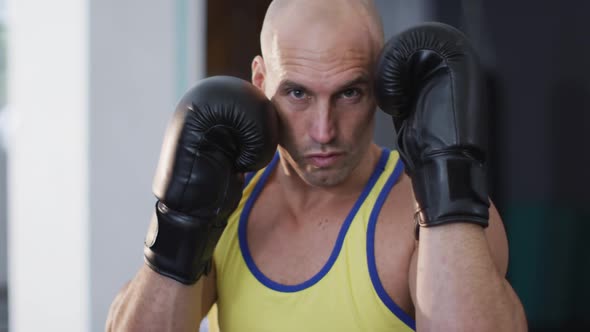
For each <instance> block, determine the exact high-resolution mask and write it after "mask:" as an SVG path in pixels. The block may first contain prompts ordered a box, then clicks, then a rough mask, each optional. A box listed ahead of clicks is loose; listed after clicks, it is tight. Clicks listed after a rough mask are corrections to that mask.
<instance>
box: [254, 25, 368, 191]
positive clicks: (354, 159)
mask: <svg viewBox="0 0 590 332" xmlns="http://www.w3.org/2000/svg"><path fill="white" fill-rule="evenodd" d="M327 35H328V36H321V35H319V36H315V37H310V36H309V35H308V38H307V39H305V38H303V40H301V39H302V38H298V36H297V35H295V36H294V37H293V38H290V39H287V40H284V41H280V42H279V41H276V43H275V45H273V47H274V49H275V53H276V54H277V55H276V56H273V57H271V58H270V59H265V60H264V67H265V68H264V71H265V74H264V75H263V76H264V82H263V83H262V84H261V85H262V87H263V88H264V90H265V92H266V94H267V96H269V97H270V98H271V99H272V101H273V102H274V104H275V106H276V108H277V111H278V114H279V118H280V120H281V133H280V134H281V137H280V141H279V142H280V147H279V148H280V151H281V154H282V156H283V157H284V158H285V160H286V161H287V162H288V164H289V166H290V168H292V169H293V170H294V171H295V172H296V173H297V174H298V175H299V176H300V177H301V178H302V179H304V180H305V181H306V182H307V183H309V184H311V185H314V186H323V187H326V186H333V185H337V184H339V183H342V182H343V181H344V180H345V179H347V178H348V177H349V176H350V174H351V173H352V172H353V171H354V170H355V168H356V167H357V166H358V165H359V163H360V162H361V159H362V158H363V157H364V155H365V153H366V152H367V150H368V148H369V146H370V144H371V141H372V137H373V126H374V112H375V107H376V106H375V102H374V98H373V91H372V84H371V82H372V60H373V56H372V54H373V53H372V52H371V49H370V44H369V43H368V42H367V41H366V40H365V41H363V40H359V39H358V38H350V37H351V36H346V38H342V36H339V35H338V34H333V33H328V34H327ZM310 39H311V40H310ZM261 61H262V60H261Z"/></svg>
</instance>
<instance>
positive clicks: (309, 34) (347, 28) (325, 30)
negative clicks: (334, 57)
mask: <svg viewBox="0 0 590 332" xmlns="http://www.w3.org/2000/svg"><path fill="white" fill-rule="evenodd" d="M351 36H356V37H360V39H361V40H364V41H365V42H368V43H369V45H368V46H369V47H370V48H371V49H372V52H373V53H375V54H376V53H378V52H379V50H380V49H381V47H382V46H383V28H382V25H381V19H380V17H379V14H378V13H377V11H376V10H375V6H374V4H373V1H372V0H274V1H273V2H272V3H271V4H270V6H269V8H268V10H267V13H266V16H265V19H264V23H263V27H262V32H261V34H260V46H261V50H262V55H263V57H264V58H265V59H267V61H268V60H269V59H270V58H274V57H277V56H279V55H280V54H277V53H280V49H281V46H282V45H281V44H287V45H289V44H299V45H301V40H298V38H299V39H305V42H306V43H307V44H308V45H309V46H311V47H319V48H326V47H330V44H331V43H330V42H331V41H335V42H339V41H341V40H340V39H346V38H349V37H351ZM283 42H284V43H283ZM289 42H291V43H289ZM351 42H354V41H352V40H351Z"/></svg>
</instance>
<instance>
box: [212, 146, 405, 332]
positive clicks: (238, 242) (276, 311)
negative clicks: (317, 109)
mask: <svg viewBox="0 0 590 332" xmlns="http://www.w3.org/2000/svg"><path fill="white" fill-rule="evenodd" d="M277 160H278V154H277V156H275V158H274V159H273V160H272V161H271V162H270V163H269V165H268V166H267V167H266V168H265V169H263V170H261V171H259V172H257V173H256V174H253V175H252V176H251V177H249V178H247V184H246V186H245V187H244V194H243V197H242V200H241V202H240V204H239V206H238V208H237V209H236V211H235V212H234V213H233V214H232V216H231V217H230V218H229V221H228V225H227V228H226V229H225V231H224V233H223V235H222V237H221V239H220V241H219V243H218V245H217V247H216V249H215V253H214V261H215V268H216V273H217V294H218V299H217V309H218V317H217V319H218V324H219V329H220V331H221V332H238V331H248V332H250V331H269V332H270V331H272V332H275V331H298V332H300V331H308V332H309V331H318V332H319V331H321V332H326V331H375V332H377V331H387V332H392V331H413V330H415V321H414V318H413V317H410V316H408V315H407V314H406V313H405V312H403V311H402V310H401V309H400V308H399V307H398V306H397V305H396V304H395V303H394V301H393V300H392V299H391V298H390V297H389V296H388V295H387V293H386V292H385V289H384V288H383V286H382V284H381V281H380V280H379V276H378V275H377V268H376V265H375V255H374V239H375V224H376V221H377V217H378V215H379V211H380V210H381V207H382V205H383V202H384V201H385V199H386V197H387V194H388V193H389V191H390V190H391V188H392V187H393V185H394V184H395V183H396V181H397V179H398V177H399V176H400V175H401V173H402V172H403V165H402V162H401V161H400V160H399V155H398V153H397V151H389V150H387V149H383V150H382V154H381V157H380V159H379V162H378V163H377V166H376V167H375V170H374V171H373V174H372V175H371V177H370V179H369V181H368V183H367V184H366V187H365V189H364V191H363V192H362V194H361V195H360V196H359V198H358V199H357V201H356V203H355V205H354V206H353V207H352V209H351V211H350V213H349V214H348V217H347V218H346V220H345V221H344V223H343V225H342V228H341V229H340V233H339V234H338V238H337V240H336V244H335V246H334V248H333V250H332V253H331V255H330V257H329V259H328V261H327V262H326V264H325V266H324V267H323V268H322V269H321V270H320V271H319V272H318V273H317V274H316V275H315V276H313V277H312V278H311V279H309V280H307V281H305V282H303V283H301V284H298V285H282V284H280V283H277V282H275V281H273V280H271V279H269V278H268V277H266V276H265V275H264V274H263V273H262V272H261V271H260V270H259V269H258V267H257V266H256V263H255V262H254V261H253V259H252V256H251V255H250V251H249V249H248V243H247V238H246V227H247V226H248V216H249V214H250V211H251V210H252V207H253V205H254V204H255V202H256V198H257V197H258V195H259V194H260V192H261V190H262V188H263V186H264V184H265V182H266V180H267V179H268V176H269V175H270V173H271V172H272V170H273V169H274V167H275V166H276V164H277ZM210 323H213V324H215V323H214V322H211V321H210Z"/></svg>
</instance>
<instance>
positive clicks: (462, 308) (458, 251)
mask: <svg viewBox="0 0 590 332" xmlns="http://www.w3.org/2000/svg"><path fill="white" fill-rule="evenodd" d="M507 266H508V245H507V241H506V233H505V231H504V227H503V225H502V221H501V219H500V216H499V215H498V213H497V211H496V209H495V208H494V207H493V206H492V207H491V208H490V225H489V227H488V228H486V229H485V230H484V229H482V228H481V227H479V226H477V225H473V224H466V223H454V224H450V225H445V226H444V227H432V228H422V229H420V241H419V242H418V247H417V249H416V251H415V252H414V255H413V257H412V263H411V265H410V291H411V295H412V300H413V302H414V306H415V309H416V326H417V329H418V331H516V332H518V331H526V330H527V323H526V317H525V314H524V310H523V307H522V304H521V303H520V301H519V299H518V297H517V296H516V294H515V293H514V290H513V289H512V287H511V286H510V284H509V283H508V281H507V280H506V279H505V274H506V269H507Z"/></svg>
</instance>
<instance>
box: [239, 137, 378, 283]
mask: <svg viewBox="0 0 590 332" xmlns="http://www.w3.org/2000/svg"><path fill="white" fill-rule="evenodd" d="M388 158H389V150H387V149H385V148H383V149H382V152H381V157H380V158H379V161H378V162H377V166H376V167H375V170H374V171H373V174H371V177H370V178H369V181H368V182H367V184H366V185H365V188H364V189H363V192H362V193H361V195H360V196H359V198H358V199H357V200H356V202H355V204H354V206H353V207H352V210H350V212H349V213H348V216H347V217H346V219H345V221H344V223H343V224H342V227H341V228H340V232H339V233H338V238H337V239H336V244H335V245H334V248H333V249H332V253H331V254H330V257H329V258H328V261H327V262H326V264H325V265H324V266H323V267H322V269H321V270H320V271H319V272H318V273H316V274H315V275H314V276H313V277H311V278H310V279H309V280H307V281H304V282H302V283H300V284H297V285H284V284H281V283H278V282H275V281H273V280H271V279H270V278H268V277H267V276H266V275H264V273H262V271H260V270H259V269H258V267H257V266H256V263H255V262H254V259H253V258H252V255H251V253H250V249H249V248H248V239H247V233H246V230H247V223H248V218H249V216H250V212H251V211H252V207H253V206H254V203H255V202H256V200H257V199H258V196H259V195H260V192H261V191H262V188H264V184H265V183H266V181H267V180H268V177H269V176H270V174H271V173H272V170H273V169H274V167H275V165H276V163H277V161H278V159H279V158H278V153H277V154H276V155H275V156H274V158H273V160H272V161H271V162H270V163H269V165H268V166H267V167H266V169H265V170H264V171H263V173H262V175H261V177H260V180H259V181H258V183H256V185H255V187H254V190H253V192H252V194H251V195H250V197H248V200H247V201H246V204H245V206H244V209H243V210H242V214H241V215H240V221H239V225H238V240H239V243H240V250H241V252H242V256H243V257H244V261H245V262H246V265H247V266H248V268H249V269H250V272H251V273H252V274H253V275H254V277H255V278H256V279H257V280H258V281H259V282H260V283H262V284H263V285H265V286H266V287H268V288H270V289H272V290H275V291H278V292H284V293H293V292H298V291H301V290H304V289H306V288H308V287H311V286H313V285H314V284H316V283H317V282H318V281H320V280H321V279H322V278H323V277H324V276H325V275H326V274H327V273H328V271H330V269H331V268H332V266H333V265H334V263H335V262H336V259H337V258H338V255H339V254H340V250H341V249H342V245H343V243H344V238H345V236H346V233H347V232H348V229H349V228H350V224H351V223H352V220H353V219H354V217H355V215H356V213H357V212H358V210H359V208H360V207H361V205H362V204H363V202H364V201H365V199H366V198H367V195H368V194H369V193H370V192H371V189H373V186H374V185H375V183H376V182H377V180H378V179H379V176H380V175H381V174H382V173H383V171H384V170H385V165H386V164H387V160H388Z"/></svg>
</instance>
